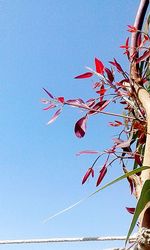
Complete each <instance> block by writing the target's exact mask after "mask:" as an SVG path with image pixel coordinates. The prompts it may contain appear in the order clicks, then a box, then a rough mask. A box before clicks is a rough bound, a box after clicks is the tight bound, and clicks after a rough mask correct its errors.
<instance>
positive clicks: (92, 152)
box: [76, 150, 99, 156]
mask: <svg viewBox="0 0 150 250" xmlns="http://www.w3.org/2000/svg"><path fill="white" fill-rule="evenodd" d="M98 153H99V152H98V151H94V150H83V151H80V152H78V153H77V154H76V155H77V156H79V155H83V154H98Z"/></svg>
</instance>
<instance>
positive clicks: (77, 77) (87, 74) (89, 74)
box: [74, 72, 93, 79]
mask: <svg viewBox="0 0 150 250" xmlns="http://www.w3.org/2000/svg"><path fill="white" fill-rule="evenodd" d="M91 76H93V73H92V72H86V73H84V74H82V75H78V76H76V77H74V78H75V79H84V78H89V77H91Z"/></svg>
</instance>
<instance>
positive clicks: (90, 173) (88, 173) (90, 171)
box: [82, 168, 94, 185]
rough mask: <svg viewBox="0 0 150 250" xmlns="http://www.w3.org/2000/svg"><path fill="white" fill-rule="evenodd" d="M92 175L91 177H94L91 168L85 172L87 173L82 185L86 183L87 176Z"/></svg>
mask: <svg viewBox="0 0 150 250" xmlns="http://www.w3.org/2000/svg"><path fill="white" fill-rule="evenodd" d="M90 175H92V177H94V170H93V168H89V169H88V170H87V172H86V173H85V175H84V177H83V179H82V185H83V184H84V183H85V182H86V181H87V179H88V178H89V176H90Z"/></svg>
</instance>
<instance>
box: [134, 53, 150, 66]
mask: <svg viewBox="0 0 150 250" xmlns="http://www.w3.org/2000/svg"><path fill="white" fill-rule="evenodd" d="M148 57H150V50H146V51H145V52H144V53H143V55H142V56H140V57H139V58H138V59H137V60H136V63H139V62H142V61H144V60H146V59H147V58H148Z"/></svg>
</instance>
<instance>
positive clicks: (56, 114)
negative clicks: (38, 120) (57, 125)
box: [47, 109, 62, 125]
mask: <svg viewBox="0 0 150 250" xmlns="http://www.w3.org/2000/svg"><path fill="white" fill-rule="evenodd" d="M61 111H62V109H58V110H57V111H56V113H55V114H54V115H53V116H52V118H51V119H50V120H49V122H48V123H47V125H49V124H51V123H52V122H54V121H55V120H56V119H57V118H58V116H59V115H60V113H61Z"/></svg>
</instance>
